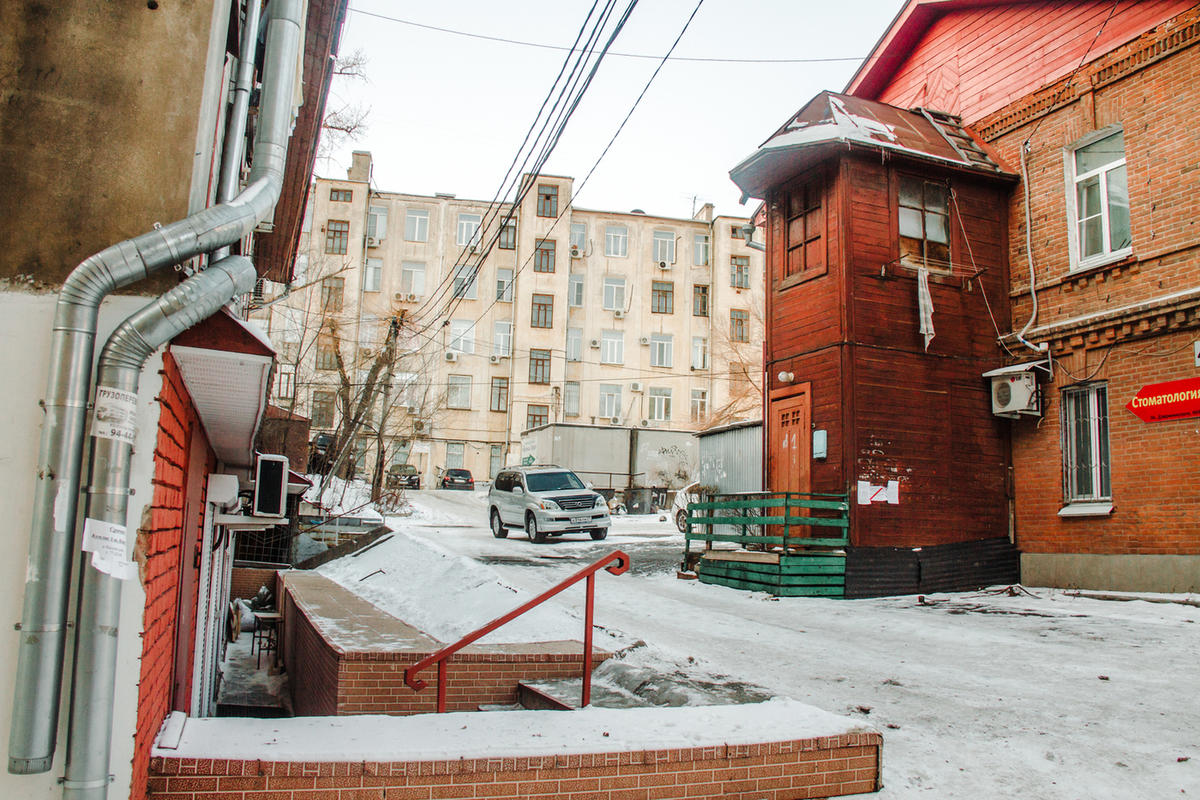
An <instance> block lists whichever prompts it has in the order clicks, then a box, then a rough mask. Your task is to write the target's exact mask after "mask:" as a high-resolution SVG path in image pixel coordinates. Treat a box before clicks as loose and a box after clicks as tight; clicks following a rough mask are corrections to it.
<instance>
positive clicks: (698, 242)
mask: <svg viewBox="0 0 1200 800" xmlns="http://www.w3.org/2000/svg"><path fill="white" fill-rule="evenodd" d="M692 263H693V264H694V265H696V266H697V267H707V266H708V234H707V233H697V234H696V236H695V238H694V239H692Z"/></svg>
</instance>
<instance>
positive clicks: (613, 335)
mask: <svg viewBox="0 0 1200 800" xmlns="http://www.w3.org/2000/svg"><path fill="white" fill-rule="evenodd" d="M600 363H601V364H624V363H625V334H624V333H623V332H621V331H601V333H600Z"/></svg>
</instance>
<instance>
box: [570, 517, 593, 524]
mask: <svg viewBox="0 0 1200 800" xmlns="http://www.w3.org/2000/svg"><path fill="white" fill-rule="evenodd" d="M591 521H592V518H591V517H571V524H572V525H586V524H587V523H589V522H591Z"/></svg>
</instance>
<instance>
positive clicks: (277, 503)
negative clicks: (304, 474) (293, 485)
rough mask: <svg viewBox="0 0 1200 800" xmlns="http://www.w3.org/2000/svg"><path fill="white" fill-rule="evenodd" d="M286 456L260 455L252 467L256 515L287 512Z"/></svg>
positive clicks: (270, 515) (280, 514)
mask: <svg viewBox="0 0 1200 800" xmlns="http://www.w3.org/2000/svg"><path fill="white" fill-rule="evenodd" d="M287 484H288V460H287V456H277V455H260V456H259V457H258V463H257V464H255V467H254V507H253V510H252V511H251V512H250V513H252V514H253V515H254V516H256V517H282V516H284V515H285V514H286V513H287Z"/></svg>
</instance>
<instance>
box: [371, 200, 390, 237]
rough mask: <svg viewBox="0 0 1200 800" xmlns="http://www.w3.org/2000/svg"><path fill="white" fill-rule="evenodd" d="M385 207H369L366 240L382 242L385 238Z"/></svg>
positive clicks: (386, 215) (386, 216)
mask: <svg viewBox="0 0 1200 800" xmlns="http://www.w3.org/2000/svg"><path fill="white" fill-rule="evenodd" d="M387 211H388V210H387V206H371V208H370V210H369V211H368V212H367V238H370V239H376V240H378V241H383V237H385V236H387V218H388V213H387Z"/></svg>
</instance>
